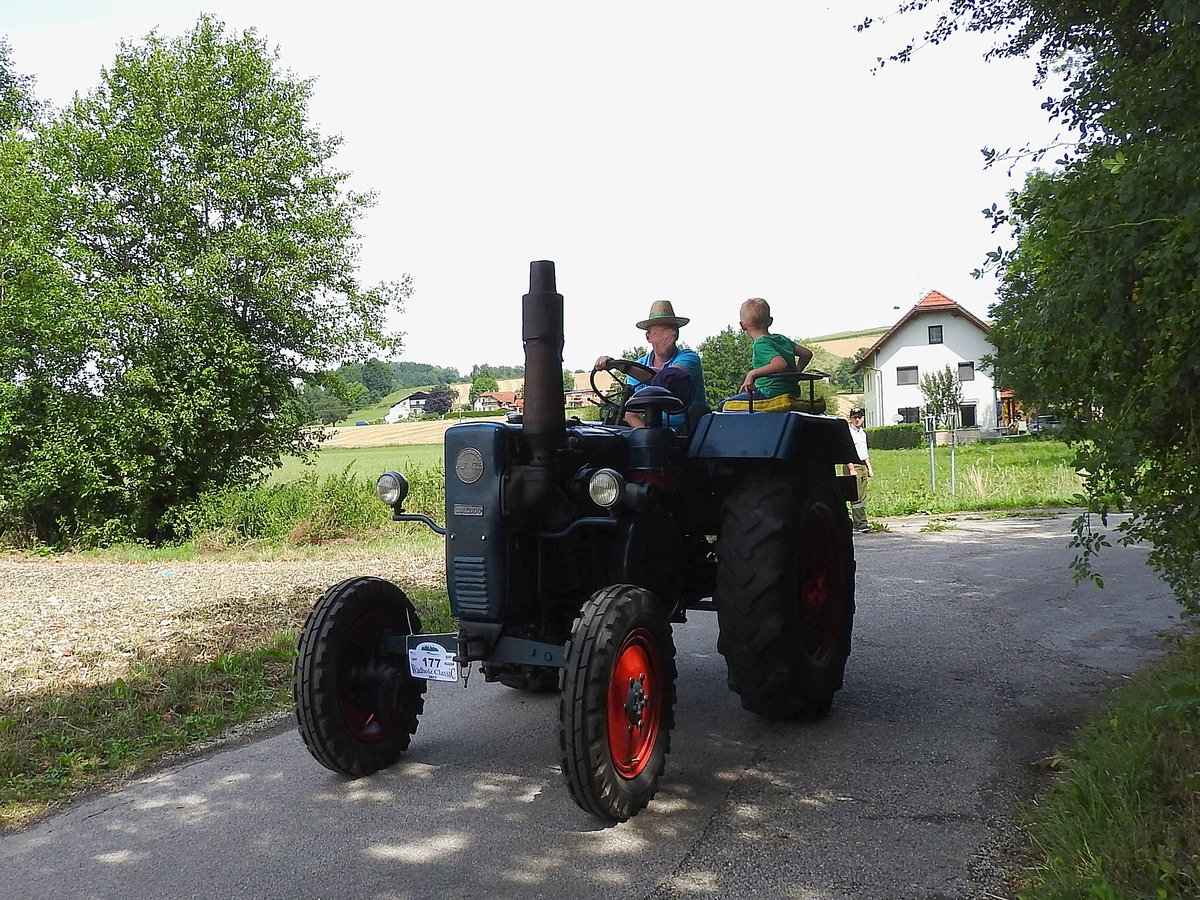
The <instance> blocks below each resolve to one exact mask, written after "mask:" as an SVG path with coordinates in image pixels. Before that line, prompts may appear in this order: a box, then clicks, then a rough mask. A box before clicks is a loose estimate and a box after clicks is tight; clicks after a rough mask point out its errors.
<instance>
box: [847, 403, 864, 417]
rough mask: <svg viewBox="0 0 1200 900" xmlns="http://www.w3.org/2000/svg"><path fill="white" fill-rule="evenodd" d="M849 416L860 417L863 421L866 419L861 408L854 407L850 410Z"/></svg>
mask: <svg viewBox="0 0 1200 900" xmlns="http://www.w3.org/2000/svg"><path fill="white" fill-rule="evenodd" d="M850 415H852V416H862V417H863V418H864V419H865V418H866V417H867V411H866V410H865V409H863V408H862V407H861V406H855V407H853V408H852V409H851V410H850Z"/></svg>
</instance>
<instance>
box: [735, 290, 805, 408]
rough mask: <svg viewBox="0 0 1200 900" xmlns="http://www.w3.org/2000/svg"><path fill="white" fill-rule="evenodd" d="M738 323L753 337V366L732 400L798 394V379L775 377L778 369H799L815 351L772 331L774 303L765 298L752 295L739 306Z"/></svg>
mask: <svg viewBox="0 0 1200 900" xmlns="http://www.w3.org/2000/svg"><path fill="white" fill-rule="evenodd" d="M738 319H739V321H738V325H739V326H740V327H741V329H742V331H744V332H746V334H748V335H750V337H752V338H753V339H754V345H753V349H752V351H751V356H750V365H751V366H752V367H753V368H751V369H750V371H749V372H747V373H746V377H745V378H743V379H742V388H741V390H742V393H740V394H737V395H736V396H733V397H730V398H729V399H730V400H746V399H750V398H753V399H754V400H769V399H771V398H772V397H778V396H779V395H780V394H788V393H790V394H792V395H793V396H799V386H798V385H797V383H796V381H795V379H791V378H772V377H771V376H772V374H774V373H778V372H800V371H803V369H804V367H805V366H807V365H808V364H809V362H811V361H812V356H813V355H812V351H811V350H809V349H808V348H807V347H804V346H802V345H800V344H797V343H796V342H795V341H793V340H792V339H791V338H786V337H784V336H783V335H782V334H771V331H770V328H771V323H772V322H773V321H774V319H772V318H771V307H770V305H769V304H768V303H767V301H766V300H763V299H761V298H759V297H751V298H750V299H749V300H747V301H746V302H745V303H743V304H742V306H741V309H739V310H738Z"/></svg>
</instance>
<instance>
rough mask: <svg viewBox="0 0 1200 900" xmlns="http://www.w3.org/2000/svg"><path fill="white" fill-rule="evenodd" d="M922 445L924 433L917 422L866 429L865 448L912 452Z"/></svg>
mask: <svg viewBox="0 0 1200 900" xmlns="http://www.w3.org/2000/svg"><path fill="white" fill-rule="evenodd" d="M924 444H925V432H924V430H923V429H922V428H921V426H920V424H919V423H917V422H907V423H905V424H903V425H884V426H882V427H880V428H868V429H867V446H868V447H869V448H870V449H872V450H913V449H915V448H917V447H921V446H924Z"/></svg>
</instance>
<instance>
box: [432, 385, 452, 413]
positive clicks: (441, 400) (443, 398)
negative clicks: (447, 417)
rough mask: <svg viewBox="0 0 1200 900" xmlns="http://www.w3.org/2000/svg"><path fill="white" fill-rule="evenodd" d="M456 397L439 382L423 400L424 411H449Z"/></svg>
mask: <svg viewBox="0 0 1200 900" xmlns="http://www.w3.org/2000/svg"><path fill="white" fill-rule="evenodd" d="M457 397H458V395H457V394H456V393H454V391H452V390H451V389H450V388H449V387H448V386H447V385H444V384H439V385H438V386H437V387H435V388H433V389H432V390H431V391H430V392H429V397H428V398H427V399H426V400H425V412H427V413H438V414H439V415H444V414H445V413H448V412H450V408H451V407H452V406H453V405H454V401H455V399H457Z"/></svg>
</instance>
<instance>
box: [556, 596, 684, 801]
mask: <svg viewBox="0 0 1200 900" xmlns="http://www.w3.org/2000/svg"><path fill="white" fill-rule="evenodd" d="M668 612H669V611H667V610H665V609H664V608H663V605H662V602H661V601H660V600H659V599H658V598H657V597H655V595H654V594H652V593H651V592H650V591H647V590H646V589H644V588H639V587H635V586H633V585H628V584H618V585H613V586H612V587H608V588H605V589H604V590H602V591H597V592H596V593H595V594H594V595H592V597H591V599H590V600H588V602H587V603H586V604H584V607H583V610H582V612H581V613H580V615H579V618H578V619H576V620H575V625H574V628H573V629H572V631H571V639H570V641H569V642H568V643H567V654H566V669H565V672H564V675H563V687H562V697H561V699H560V707H559V712H560V717H559V718H560V732H559V734H560V738H561V746H562V757H563V761H562V768H563V775H564V776H565V777H566V780H567V787H568V788H569V789H570V792H571V797H572V798H574V800H575V802H576V803H578V804H579V806H580V807H582V808H583V809H584V810H586V811H588V812H590V813H592V814H593V815H596V816H599V817H601V818H604V819H609V820H612V821H615V822H624V821H625V820H627V819H628V818H630V816H633V815H636V814H637V813H638V811H639V810H641V809H642V808H644V807H645V806H646V804H647V803H649V802H650V800H651V798H653V797H654V794H655V793H656V792H657V790H658V781H659V777H660V776H661V775H662V772H663V769H664V768H665V766H666V758H667V753H668V752H669V751H670V747H671V728H672V726H673V725H674V723H675V644H674V642H673V640H672V638H671V625H670V622H669V621H668Z"/></svg>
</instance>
